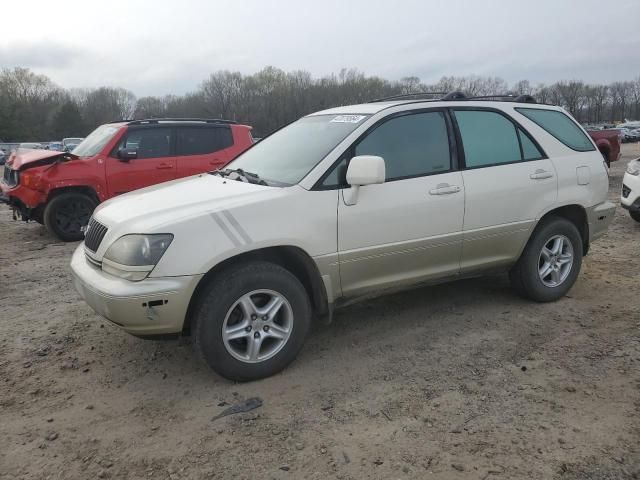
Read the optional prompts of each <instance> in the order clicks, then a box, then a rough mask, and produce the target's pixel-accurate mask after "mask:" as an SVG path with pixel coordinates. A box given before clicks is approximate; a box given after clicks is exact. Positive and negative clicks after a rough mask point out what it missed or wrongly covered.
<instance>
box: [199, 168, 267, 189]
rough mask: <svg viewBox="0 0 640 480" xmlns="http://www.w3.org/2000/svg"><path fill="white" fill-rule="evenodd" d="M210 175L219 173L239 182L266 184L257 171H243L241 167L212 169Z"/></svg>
mask: <svg viewBox="0 0 640 480" xmlns="http://www.w3.org/2000/svg"><path fill="white" fill-rule="evenodd" d="M209 173H210V174H211V175H220V176H221V177H223V178H229V179H231V180H239V181H241V182H247V183H255V184H256V185H268V184H267V182H265V181H264V180H262V179H261V178H260V176H259V175H258V174H257V173H252V172H245V171H244V170H243V169H241V168H225V169H224V170H214V171H213V172H209Z"/></svg>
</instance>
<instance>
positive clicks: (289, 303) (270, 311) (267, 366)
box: [193, 262, 311, 381]
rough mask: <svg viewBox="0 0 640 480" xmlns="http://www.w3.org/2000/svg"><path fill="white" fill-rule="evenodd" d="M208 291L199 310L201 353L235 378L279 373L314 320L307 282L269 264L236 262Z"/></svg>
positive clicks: (196, 335) (196, 320) (196, 326)
mask: <svg viewBox="0 0 640 480" xmlns="http://www.w3.org/2000/svg"><path fill="white" fill-rule="evenodd" d="M205 288H206V290H205V291H204V292H202V294H201V295H202V296H201V298H200V301H199V303H198V305H197V307H196V308H195V310H194V317H193V322H194V327H193V341H194V347H195V349H196V351H197V352H198V353H199V354H200V355H201V356H202V357H203V358H204V360H205V361H206V362H207V364H208V365H209V366H210V367H211V368H212V369H213V370H215V371H216V372H218V373H219V374H220V375H222V376H223V377H226V378H228V379H230V380H235V381H247V380H255V379H258V378H264V377H268V376H270V375H273V374H275V373H277V372H279V371H280V370H282V369H283V368H285V367H286V366H287V365H289V364H290V363H291V362H292V361H293V360H294V359H295V357H296V355H297V354H298V352H299V351H300V349H301V348H302V345H303V344H304V341H305V338H306V336H307V332H308V330H309V326H310V323H311V306H310V303H309V298H308V295H307V292H306V290H305V288H304V286H303V285H302V284H301V283H300V281H299V280H298V279H297V278H296V277H295V276H294V275H293V274H292V273H291V272H289V271H288V270H286V269H284V268H282V267H280V266H279V265H275V264H272V263H268V262H250V263H245V264H241V265H237V266H233V267H231V268H229V269H227V270H226V271H224V272H221V273H220V274H219V275H218V277H217V278H216V279H215V280H213V281H212V282H211V283H210V284H209V285H208V286H207V287H205Z"/></svg>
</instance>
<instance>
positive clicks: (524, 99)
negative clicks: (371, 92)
mask: <svg viewBox="0 0 640 480" xmlns="http://www.w3.org/2000/svg"><path fill="white" fill-rule="evenodd" d="M427 95H431V96H433V95H440V97H438V98H429V99H426V100H425V101H427V102H438V101H455V100H497V101H501V102H517V103H538V102H536V99H535V98H533V97H532V96H531V95H513V94H504V95H478V96H474V97H467V96H466V95H465V94H464V93H463V92H459V91H453V92H416V93H404V94H400V95H392V96H390V97H384V98H378V99H376V100H371V101H370V102H369V103H377V102H386V101H389V100H402V99H415V98H416V97H421V96H427Z"/></svg>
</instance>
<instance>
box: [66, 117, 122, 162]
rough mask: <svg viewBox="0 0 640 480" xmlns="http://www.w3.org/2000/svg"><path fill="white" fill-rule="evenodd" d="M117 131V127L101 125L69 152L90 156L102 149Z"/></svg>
mask: <svg viewBox="0 0 640 480" xmlns="http://www.w3.org/2000/svg"><path fill="white" fill-rule="evenodd" d="M117 131H118V127H114V126H113V125H102V126H101V127H98V128H96V129H95V130H94V131H93V132H91V134H90V135H89V136H88V137H87V138H85V139H84V140H83V141H82V142H81V143H80V145H78V146H77V147H76V148H74V149H73V151H72V152H71V153H73V154H74V155H77V156H79V157H92V156H94V155H96V154H97V153H98V152H99V151H100V150H102V147H104V146H105V145H106V144H107V143H108V142H109V140H111V138H112V137H113V135H114V134H115V133H116V132H117Z"/></svg>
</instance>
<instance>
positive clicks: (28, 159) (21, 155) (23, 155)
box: [7, 150, 78, 170]
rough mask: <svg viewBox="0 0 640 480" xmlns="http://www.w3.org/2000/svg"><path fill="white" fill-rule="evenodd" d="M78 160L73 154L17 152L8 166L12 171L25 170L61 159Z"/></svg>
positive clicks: (9, 160)
mask: <svg viewBox="0 0 640 480" xmlns="http://www.w3.org/2000/svg"><path fill="white" fill-rule="evenodd" d="M73 158H78V157H76V156H75V155H73V154H71V153H66V152H56V151H53V150H23V151H20V150H16V151H15V152H14V153H12V154H11V156H10V157H9V159H8V160H7V166H8V167H9V168H11V169H12V170H25V169H27V168H30V167H37V166H40V165H47V164H51V163H55V162H56V161H57V160H59V159H64V160H71V159H73Z"/></svg>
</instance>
